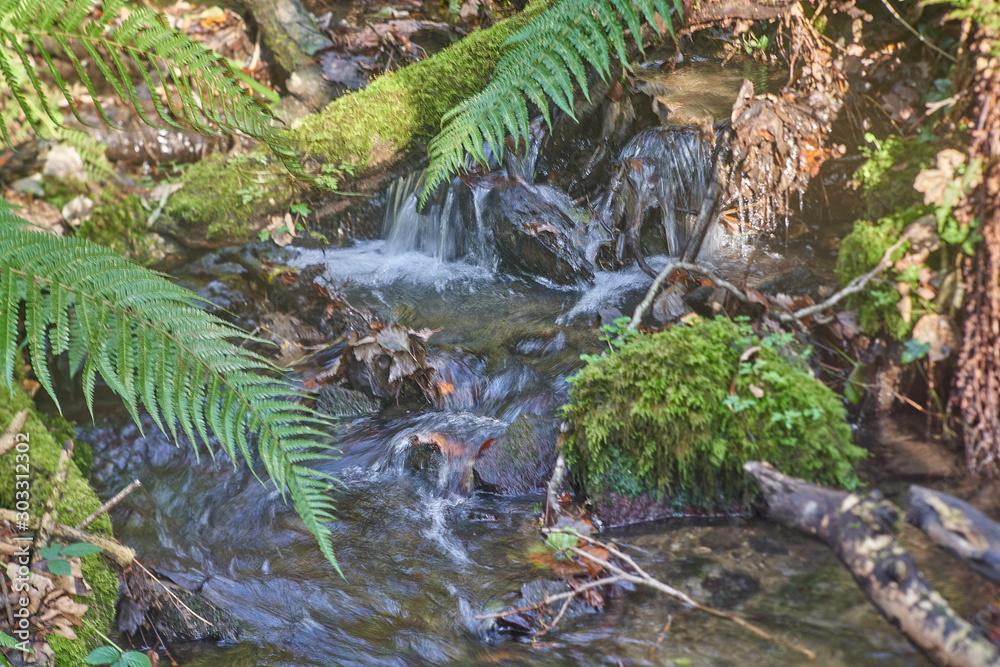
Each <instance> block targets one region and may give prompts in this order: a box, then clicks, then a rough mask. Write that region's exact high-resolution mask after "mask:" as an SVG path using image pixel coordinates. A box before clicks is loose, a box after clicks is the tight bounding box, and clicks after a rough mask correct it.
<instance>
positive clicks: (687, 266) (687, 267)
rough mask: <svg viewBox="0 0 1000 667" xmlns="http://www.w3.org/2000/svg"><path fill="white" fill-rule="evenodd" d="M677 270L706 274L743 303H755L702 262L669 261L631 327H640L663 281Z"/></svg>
mask: <svg viewBox="0 0 1000 667" xmlns="http://www.w3.org/2000/svg"><path fill="white" fill-rule="evenodd" d="M677 270H681V271H689V272H691V273H700V274H701V275H703V276H705V277H706V278H708V279H709V280H711V281H712V282H713V283H715V284H716V285H718V286H719V287H722V288H724V289H726V290H729V292H730V293H731V294H732V295H733V296H735V297H736V298H737V299H739V300H740V301H742V302H743V303H745V304H747V305H750V304H752V303H753V302H752V301H751V300H750V299H749V298H747V295H746V294H744V293H743V290H741V289H740V288H739V287H737V286H736V285H734V284H732V283H731V282H729V281H727V280H723V279H722V278H720V277H719V276H717V275H716V274H715V273H714V272H713V271H712V270H711V269H707V268H705V267H704V266H701V265H700V264H695V263H693V262H680V261H677V262H667V264H666V266H664V267H663V268H662V269H660V272H659V273H658V274H657V276H656V278H654V279H653V284H652V285H650V286H649V289H648V290H647V291H646V296H645V297H643V299H642V301H641V302H640V303H639V305H638V306H636V308H635V313H634V314H633V315H632V321H631V322H629V323H628V328H629V329H636V328H638V327H639V325H640V324H641V323H642V318H643V317H645V315H646V311H647V310H649V307H650V306H652V305H653V300H654V299H655V298H656V294H657V292H659V291H660V286H661V285H663V281H664V280H666V279H667V277H668V276H669V275H670V274H671V273H673V272H674V271H677Z"/></svg>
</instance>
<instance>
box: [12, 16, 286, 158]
mask: <svg viewBox="0 0 1000 667" xmlns="http://www.w3.org/2000/svg"><path fill="white" fill-rule="evenodd" d="M98 9H100V11H97V10H98ZM0 18H3V22H2V23H0V75H2V77H3V79H4V82H5V83H6V84H7V86H6V87H7V88H8V89H9V91H10V93H11V95H12V96H13V97H14V100H15V101H16V103H17V105H16V106H17V108H20V110H21V111H22V112H23V113H24V115H25V117H26V119H27V122H28V124H29V125H30V126H31V127H32V128H34V129H35V130H36V132H37V131H39V129H40V128H41V127H42V126H43V125H44V126H45V127H47V128H50V129H51V128H52V127H59V126H60V125H61V124H62V119H61V118H60V117H58V115H57V114H56V112H55V106H54V105H53V104H52V103H51V99H50V97H51V95H52V94H53V91H52V90H51V89H50V88H49V87H48V86H45V85H43V83H42V82H41V81H40V80H39V77H38V74H37V72H36V69H38V70H39V71H41V70H43V68H44V71H45V72H47V73H48V75H49V76H50V77H51V78H52V80H53V81H54V82H55V88H56V89H58V91H59V93H60V94H61V95H62V96H63V97H64V98H65V99H66V101H67V103H68V104H69V109H70V111H71V112H72V113H73V114H74V115H75V116H76V118H77V120H78V121H80V122H81V123H84V120H83V119H82V118H81V117H80V115H79V113H78V111H77V108H76V104H77V102H76V100H74V98H73V94H72V92H71V90H70V87H69V86H68V85H67V83H66V81H65V79H64V77H63V76H62V75H61V73H60V71H59V68H58V67H57V66H56V64H55V62H54V61H53V53H59V54H60V55H61V56H62V57H64V58H65V59H66V60H67V61H68V62H69V63H70V64H71V65H72V66H73V69H74V70H75V72H76V74H77V76H78V77H79V79H80V81H81V82H82V84H83V85H84V87H85V88H86V89H87V92H88V93H89V94H90V96H91V98H92V100H93V103H94V105H95V107H96V109H97V113H98V115H99V116H100V117H101V119H102V120H103V121H104V122H105V123H107V124H108V125H110V126H111V127H117V125H116V124H115V123H114V122H113V121H112V120H111V118H110V117H109V116H108V114H107V111H106V110H105V108H104V107H103V106H102V104H101V101H100V96H99V95H98V93H97V88H96V86H95V82H94V79H93V77H92V75H91V74H90V73H89V72H88V71H87V68H86V66H85V63H84V60H89V61H90V63H91V64H92V65H93V66H94V67H96V68H97V69H98V70H99V72H100V74H101V77H102V78H103V79H105V80H106V82H107V83H108V84H109V85H110V86H111V88H112V89H113V90H114V92H115V94H116V95H117V96H118V97H119V98H120V99H121V100H123V101H125V102H127V103H130V104H131V105H132V106H133V108H134V109H135V111H136V113H137V114H138V115H139V117H140V118H142V120H143V121H145V122H146V123H148V124H150V125H155V126H162V125H164V124H165V125H167V126H170V127H175V128H180V127H183V126H184V125H187V126H188V127H190V128H192V129H194V130H197V131H198V132H202V133H205V134H220V133H226V134H235V135H242V136H246V137H250V138H252V139H255V140H257V141H261V142H264V143H266V144H267V145H268V146H270V147H271V149H272V150H273V151H274V153H275V154H276V155H277V156H278V158H279V159H281V161H282V162H283V163H284V164H285V166H286V167H287V168H288V169H289V170H290V171H292V172H293V173H295V174H296V175H300V176H305V173H304V171H303V169H302V167H301V165H300V164H299V161H298V159H297V154H296V152H295V151H294V149H293V148H292V147H291V146H290V145H289V144H288V142H287V141H286V140H285V139H284V138H283V137H282V136H281V135H280V134H279V133H278V130H277V128H276V127H275V126H274V123H273V121H274V116H273V114H272V113H271V110H270V108H269V107H268V106H267V105H266V104H264V103H263V101H262V100H261V99H260V98H258V97H255V96H254V95H253V94H252V93H251V92H250V91H249V90H247V89H246V88H244V87H242V86H241V85H240V79H239V78H238V77H237V75H236V73H235V72H233V70H232V68H231V67H230V65H229V63H228V61H226V59H225V58H221V57H220V56H218V55H217V54H216V53H214V52H213V51H210V50H208V49H206V48H205V47H203V46H202V45H200V44H199V43H198V42H196V41H194V40H192V39H191V38H190V37H188V36H187V35H186V34H184V33H183V32H181V31H179V30H177V29H175V28H171V27H170V26H169V25H168V24H167V21H166V18H165V17H164V16H163V15H162V14H159V13H157V12H155V11H153V10H151V9H148V8H146V7H142V6H138V5H136V4H134V3H130V2H128V1H127V0H103V2H99V0H19V1H18V2H16V3H14V2H7V3H5V4H4V5H3V7H0ZM29 44H30V45H31V46H32V47H33V50H34V51H35V52H36V53H35V54H32V53H29V52H28V50H27V49H26V45H29ZM74 47H76V49H77V50H74ZM80 51H82V52H84V53H86V56H87V57H86V58H83V59H81V58H82V56H81V55H80ZM38 58H40V61H39V60H38ZM133 76H135V77H139V78H140V79H141V80H142V81H143V82H144V83H145V84H146V86H147V87H148V89H149V93H150V94H151V96H152V102H153V106H154V109H155V111H156V116H157V118H153V117H151V116H150V115H149V113H147V112H146V110H145V109H144V107H143V105H142V104H141V103H140V101H139V100H140V95H139V91H138V90H137V88H136V85H135V83H133V81H132V79H133ZM161 93H162V95H163V97H162V98H161V96H160V94H161ZM84 124H86V123H84ZM0 132H2V133H3V139H4V141H5V142H6V143H8V144H10V143H11V142H10V138H9V137H8V136H7V130H6V126H3V127H0ZM43 134H44V133H43Z"/></svg>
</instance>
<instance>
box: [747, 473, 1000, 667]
mask: <svg viewBox="0 0 1000 667" xmlns="http://www.w3.org/2000/svg"><path fill="white" fill-rule="evenodd" d="M744 470H746V472H747V474H749V475H750V477H751V478H753V480H754V481H755V482H756V483H757V484H758V486H760V489H761V491H762V493H763V496H764V499H765V500H766V502H767V517H768V518H769V519H771V520H772V521H774V522H776V523H779V524H781V525H783V526H786V527H788V528H793V529H795V530H798V531H800V532H802V533H805V534H806V535H809V536H811V537H815V538H817V539H819V540H821V541H822V542H824V543H825V544H826V545H827V546H828V547H830V548H831V549H832V550H833V551H834V553H836V554H837V557H838V558H840V560H841V562H842V563H843V564H844V565H845V566H846V567H847V569H848V570H849V571H850V573H851V575H852V576H853V577H854V580H855V581H856V582H857V584H858V586H860V587H861V590H863V591H864V592H865V594H866V595H867V596H868V598H869V599H870V600H871V601H872V603H873V604H874V605H875V606H876V607H877V608H878V610H879V611H880V612H882V614H883V615H884V616H885V617H886V618H887V619H888V620H889V622H890V623H892V624H893V625H894V626H895V627H897V628H899V629H900V630H901V631H902V632H903V634H904V635H906V637H907V638H908V639H909V640H910V641H912V642H913V643H914V644H915V645H916V646H917V647H919V648H920V649H921V650H922V651H923V652H924V653H925V654H926V655H927V656H928V657H929V658H930V659H931V660H933V661H934V662H935V663H936V664H938V665H947V666H949V667H981V666H982V665H997V664H1000V653H998V651H997V648H996V647H995V646H994V645H993V644H992V643H991V642H990V641H989V639H987V638H986V636H985V635H983V634H982V633H981V632H979V630H977V629H976V628H974V627H973V626H972V625H970V624H969V623H967V622H966V621H965V620H964V619H962V618H961V617H960V616H958V615H957V614H956V613H955V612H954V611H953V610H952V609H951V607H950V606H949V605H948V603H947V602H946V601H945V600H944V598H942V597H941V596H940V595H938V593H937V592H936V591H934V589H933V588H932V587H931V585H930V584H929V583H928V582H927V580H926V579H925V578H924V576H923V575H922V574H921V573H920V570H919V569H918V568H917V565H916V563H915V562H914V560H913V557H912V556H910V555H909V554H908V553H907V552H906V551H905V550H904V549H903V547H902V545H901V544H900V543H899V541H898V540H897V539H896V534H897V533H898V529H899V522H900V511H899V509H898V508H897V507H896V506H895V505H893V504H892V503H890V502H888V501H886V500H884V499H883V498H882V496H881V494H880V493H878V491H873V492H872V493H870V494H869V495H868V496H867V497H865V498H860V497H858V496H856V495H854V494H848V493H844V492H842V491H834V490H832V489H827V488H824V487H822V486H817V485H815V484H809V483H808V482H804V481H802V480H800V479H794V478H792V477H787V476H785V475H782V474H781V473H780V472H778V471H777V470H775V469H774V468H773V467H772V466H770V465H769V464H767V463H758V462H750V463H747V464H746V465H745V466H744Z"/></svg>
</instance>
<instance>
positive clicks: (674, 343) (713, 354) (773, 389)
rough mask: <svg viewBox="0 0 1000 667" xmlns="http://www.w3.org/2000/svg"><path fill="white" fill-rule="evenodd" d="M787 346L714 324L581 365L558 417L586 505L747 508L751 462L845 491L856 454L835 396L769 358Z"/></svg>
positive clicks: (649, 339)
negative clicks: (611, 496) (566, 429)
mask: <svg viewBox="0 0 1000 667" xmlns="http://www.w3.org/2000/svg"><path fill="white" fill-rule="evenodd" d="M785 342H787V341H783V340H780V339H778V337H769V338H765V339H764V340H761V339H760V338H758V337H757V336H755V335H754V334H753V331H752V329H751V328H750V327H749V325H747V324H745V323H736V322H733V321H731V320H728V319H724V318H719V319H715V320H707V321H699V322H697V323H696V324H694V325H693V326H675V327H673V328H671V329H668V330H667V331H663V332H660V333H657V334H652V335H642V336H638V337H636V338H635V339H634V340H632V341H630V342H628V343H626V344H625V345H623V346H621V347H619V348H617V351H616V352H614V353H612V354H608V355H606V356H603V357H597V358H591V359H590V361H589V363H588V364H587V365H586V366H585V367H584V368H583V369H582V370H581V371H580V372H579V374H577V375H576V376H575V377H573V378H572V379H571V382H572V389H571V391H570V403H569V404H568V405H566V406H564V407H563V414H564V416H565V417H566V419H567V420H568V421H570V422H571V423H572V425H573V426H574V429H573V430H572V432H571V433H569V434H567V438H566V441H565V453H566V456H567V460H568V462H569V463H570V465H571V466H572V467H573V469H574V471H575V472H576V473H577V474H578V475H579V477H580V479H581V480H582V482H583V483H584V485H585V486H586V489H587V491H588V493H590V494H591V496H600V495H602V494H604V493H608V492H613V493H617V494H620V495H624V496H628V497H630V498H634V497H636V496H638V495H640V494H648V495H650V496H652V497H655V498H660V499H662V498H664V497H667V498H669V499H670V501H671V502H673V503H675V504H678V505H681V504H683V505H688V504H691V505H697V506H701V507H705V508H712V507H728V506H731V504H732V503H733V502H735V501H740V500H743V501H746V500H748V499H749V497H748V488H747V485H746V479H745V476H744V474H743V469H742V466H743V463H744V462H745V461H749V460H766V461H770V462H771V463H773V464H774V465H776V466H777V467H778V468H779V469H780V470H782V471H783V472H785V473H788V474H790V475H795V476H797V477H802V478H804V479H808V480H811V481H815V482H819V483H823V484H829V485H834V486H839V487H843V488H847V489H853V488H855V486H856V485H857V483H858V481H857V478H856V477H855V475H854V471H853V466H852V462H853V461H854V460H856V459H859V458H862V457H863V456H865V451H864V450H863V449H861V448H859V447H856V446H855V445H854V444H852V442H851V430H850V427H849V426H848V424H847V422H846V421H845V412H844V408H843V406H842V405H841V402H840V399H839V398H838V397H837V395H836V394H834V392H833V391H831V390H830V389H829V388H827V387H826V386H824V385H823V384H821V383H820V382H818V381H817V380H816V379H815V378H813V377H812V375H811V374H810V373H809V372H808V371H807V370H806V369H805V368H804V367H803V365H802V364H801V363H800V364H798V365H796V364H795V363H793V362H792V361H789V360H787V359H785V358H784V357H782V356H781V355H780V354H779V353H778V351H777V348H778V347H780V346H782V345H783V344H784V343H785ZM753 347H757V348H759V349H757V350H756V351H755V353H752V354H747V355H746V357H745V358H744V359H743V361H741V355H744V352H745V351H747V350H748V349H749V348H753ZM731 385H732V386H733V390H732V393H731V392H730V386H731ZM751 385H753V387H752V388H751ZM755 392H756V393H757V394H759V397H758V396H755Z"/></svg>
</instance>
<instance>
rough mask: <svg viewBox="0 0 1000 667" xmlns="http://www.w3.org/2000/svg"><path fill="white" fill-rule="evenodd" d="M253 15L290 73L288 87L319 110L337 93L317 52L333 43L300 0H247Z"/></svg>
mask: <svg viewBox="0 0 1000 667" xmlns="http://www.w3.org/2000/svg"><path fill="white" fill-rule="evenodd" d="M243 5H244V6H245V7H246V8H247V10H248V11H249V12H250V13H251V14H252V15H253V18H254V21H256V23H257V30H259V31H260V36H261V38H262V41H263V42H264V45H265V46H266V47H267V48H268V50H269V51H270V52H271V55H272V57H273V58H274V62H275V63H276V64H277V65H278V66H279V67H280V68H281V69H283V70H284V71H285V72H287V73H288V80H287V81H286V82H285V87H286V88H287V89H288V92H290V93H291V94H293V95H295V96H296V97H297V98H299V99H300V100H302V101H303V102H304V103H305V104H306V105H308V106H309V107H310V108H311V109H313V110H314V111H315V110H319V109H321V108H322V107H323V105H325V104H326V103H327V102H329V101H330V99H331V98H332V96H333V92H334V91H333V87H332V86H331V85H330V84H329V83H328V82H327V81H326V80H325V79H324V78H323V75H322V72H320V69H319V67H318V66H317V65H316V62H315V56H316V54H318V53H319V52H320V51H322V50H323V49H325V48H328V47H331V46H333V42H331V41H330V40H329V39H328V38H327V37H326V36H325V35H323V33H321V32H320V31H319V29H318V28H317V27H316V23H315V21H313V18H312V16H310V15H309V12H307V11H306V9H305V7H303V6H302V4H301V3H299V1H298V0H243Z"/></svg>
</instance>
